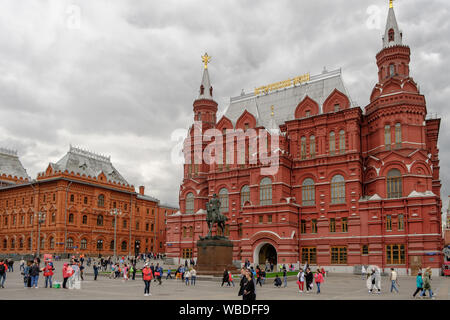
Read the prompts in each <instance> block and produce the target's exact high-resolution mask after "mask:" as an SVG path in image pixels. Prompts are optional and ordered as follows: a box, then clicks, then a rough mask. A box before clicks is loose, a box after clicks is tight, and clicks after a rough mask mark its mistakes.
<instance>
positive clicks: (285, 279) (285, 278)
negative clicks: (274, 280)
mask: <svg viewBox="0 0 450 320" xmlns="http://www.w3.org/2000/svg"><path fill="white" fill-rule="evenodd" d="M283 280H284V287H287V277H283Z"/></svg>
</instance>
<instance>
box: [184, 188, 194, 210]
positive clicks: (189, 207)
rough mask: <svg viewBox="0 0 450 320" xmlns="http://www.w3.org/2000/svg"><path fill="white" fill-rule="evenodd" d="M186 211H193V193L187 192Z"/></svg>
mask: <svg viewBox="0 0 450 320" xmlns="http://www.w3.org/2000/svg"><path fill="white" fill-rule="evenodd" d="M186 213H188V214H193V213H194V194H193V193H192V192H189V193H188V194H187V196H186Z"/></svg>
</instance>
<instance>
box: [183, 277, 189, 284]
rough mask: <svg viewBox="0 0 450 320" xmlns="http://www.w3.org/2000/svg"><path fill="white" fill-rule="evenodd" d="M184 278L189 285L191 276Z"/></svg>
mask: <svg viewBox="0 0 450 320" xmlns="http://www.w3.org/2000/svg"><path fill="white" fill-rule="evenodd" d="M184 279H185V280H186V285H189V278H188V277H185V278H184Z"/></svg>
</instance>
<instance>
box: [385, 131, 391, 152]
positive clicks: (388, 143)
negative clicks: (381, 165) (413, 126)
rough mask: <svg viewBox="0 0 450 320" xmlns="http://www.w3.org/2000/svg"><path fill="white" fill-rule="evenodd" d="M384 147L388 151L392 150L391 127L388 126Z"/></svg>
mask: <svg viewBox="0 0 450 320" xmlns="http://www.w3.org/2000/svg"><path fill="white" fill-rule="evenodd" d="M384 146H385V147H386V150H391V126H390V125H386V126H385V127H384Z"/></svg>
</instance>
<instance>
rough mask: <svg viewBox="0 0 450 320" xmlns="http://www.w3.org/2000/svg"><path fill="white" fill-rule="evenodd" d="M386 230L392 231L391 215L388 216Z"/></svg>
mask: <svg viewBox="0 0 450 320" xmlns="http://www.w3.org/2000/svg"><path fill="white" fill-rule="evenodd" d="M386 230H387V231H392V216H391V215H387V216H386Z"/></svg>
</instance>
